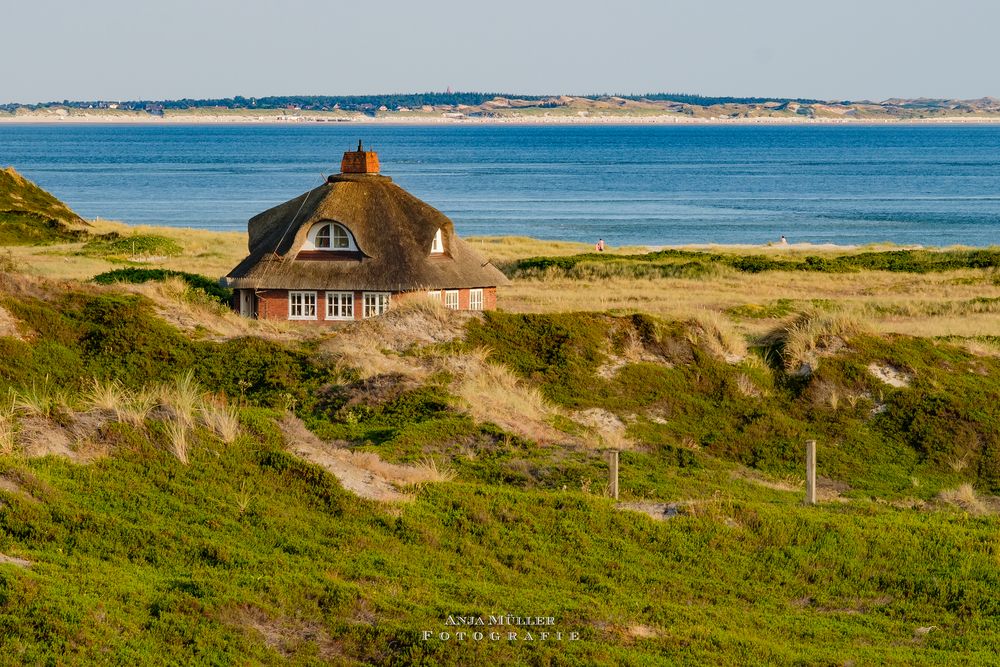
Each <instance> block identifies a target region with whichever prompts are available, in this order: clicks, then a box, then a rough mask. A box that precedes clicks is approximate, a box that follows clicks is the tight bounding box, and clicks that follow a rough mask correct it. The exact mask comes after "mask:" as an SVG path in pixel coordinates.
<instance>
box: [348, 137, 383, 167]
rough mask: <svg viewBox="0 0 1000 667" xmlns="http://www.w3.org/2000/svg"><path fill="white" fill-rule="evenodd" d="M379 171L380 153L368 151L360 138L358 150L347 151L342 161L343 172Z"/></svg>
mask: <svg viewBox="0 0 1000 667" xmlns="http://www.w3.org/2000/svg"><path fill="white" fill-rule="evenodd" d="M378 172H379V164H378V153H376V152H375V151H366V150H365V149H364V147H363V146H362V144H361V140H358V150H356V151H346V152H345V153H344V159H343V160H341V161H340V173H342V174H377V173H378Z"/></svg>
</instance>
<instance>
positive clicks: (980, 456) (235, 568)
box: [0, 273, 1000, 665]
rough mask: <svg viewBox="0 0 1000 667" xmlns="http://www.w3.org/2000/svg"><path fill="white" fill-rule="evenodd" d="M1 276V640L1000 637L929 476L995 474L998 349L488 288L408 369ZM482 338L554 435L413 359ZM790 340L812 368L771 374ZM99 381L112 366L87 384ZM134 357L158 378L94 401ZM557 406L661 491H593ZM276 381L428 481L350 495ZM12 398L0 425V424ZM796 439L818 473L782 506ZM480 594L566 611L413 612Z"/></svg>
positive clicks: (637, 657) (141, 657)
mask: <svg viewBox="0 0 1000 667" xmlns="http://www.w3.org/2000/svg"><path fill="white" fill-rule="evenodd" d="M124 277H125V278H126V279H128V280H132V279H135V280H140V279H142V278H144V277H146V274H142V273H135V274H127V275H125V276H124ZM102 281H103V280H102ZM0 305H2V306H3V308H4V309H5V310H6V311H7V312H9V313H10V315H11V316H12V317H13V318H14V319H16V320H17V322H18V331H19V332H20V334H21V338H22V339H17V338H14V337H11V336H0V397H6V396H8V393H7V392H8V391H11V392H14V393H13V394H12V396H13V401H12V403H6V406H7V407H4V406H2V405H0V450H3V451H2V453H0V553H2V554H6V555H7V556H10V557H14V558H21V559H25V560H27V561H30V564H31V565H30V568H25V567H21V566H18V565H17V564H11V563H5V562H0V655H3V656H7V659H8V660H10V661H11V662H16V663H23V664H48V663H55V664H59V663H71V664H107V663H109V662H111V663H116V664H162V663H165V662H166V663H177V664H193V663H196V664H229V663H244V662H250V663H255V664H286V663H289V662H290V663H292V664H322V663H333V664H398V665H410V664H426V665H432V664H437V665H466V664H538V665H546V664H552V665H555V664H566V665H590V664H676V663H690V664H707V663H712V664H735V663H739V664H814V663H818V664H842V663H845V662H848V661H856V662H858V663H886V662H889V663H893V662H895V663H900V664H942V665H943V664H954V663H955V662H963V663H970V664H990V663H991V662H992V661H994V660H995V655H996V652H997V650H1000V622H998V619H1000V609H998V603H997V599H998V595H997V591H998V590H1000V575H998V573H997V568H996V547H997V544H996V539H995V532H996V531H995V519H994V518H990V517H983V516H976V515H975V514H973V513H970V512H966V511H964V510H961V509H956V508H954V507H951V506H950V505H946V504H943V503H942V502H940V501H939V497H940V496H939V493H940V492H941V491H944V490H947V489H950V488H952V487H955V486H957V485H959V484H961V483H971V484H974V485H975V487H976V488H977V489H978V490H979V492H980V493H986V492H989V491H993V492H996V491H1000V470H998V467H997V465H996V461H997V460H998V453H997V449H996V448H997V447H998V446H1000V444H998V443H1000V440H998V439H997V438H998V436H997V433H1000V401H998V400H997V394H998V385H997V381H996V378H997V374H998V372H1000V360H997V359H994V358H987V357H975V356H972V355H971V354H969V353H968V352H966V351H964V350H962V349H960V348H958V347H956V346H954V345H951V344H949V343H945V342H940V341H931V340H925V339H918V338H907V337H880V336H875V335H872V334H867V333H864V331H863V330H862V329H861V328H860V327H851V326H849V325H848V324H849V323H844V322H840V323H833V320H831V319H823V318H821V317H819V316H816V317H813V318H812V319H811V320H808V321H805V320H804V321H802V322H800V326H799V327H798V328H797V329H795V331H794V332H784V333H780V334H775V335H773V336H770V337H766V338H765V339H762V340H760V341H757V345H756V347H753V348H752V349H751V350H750V352H749V354H746V353H745V351H743V350H741V349H740V347H739V345H737V344H736V343H735V342H734V341H732V340H729V339H728V338H727V334H726V332H725V331H721V330H715V329H713V324H712V323H711V322H710V321H698V320H693V321H689V322H672V321H663V320H659V319H656V318H652V317H649V316H645V315H632V316H627V317H614V316H610V315H606V314H576V313H564V314H555V315H519V314H510V313H503V312H496V313H486V314H485V315H484V316H483V318H482V319H481V320H480V319H472V320H470V322H469V324H468V325H467V328H466V329H465V331H464V333H463V335H462V336H461V337H460V338H459V339H458V340H455V341H453V342H451V343H439V344H435V345H425V346H416V347H413V348H411V349H407V350H405V351H404V352H402V353H400V355H401V357H402V358H405V359H410V360H419V361H420V362H421V363H424V364H426V366H427V368H429V369H431V370H430V371H428V372H427V373H426V374H425V375H422V376H420V377H419V378H415V377H408V376H406V375H404V374H402V373H396V374H393V373H379V374H375V375H370V374H365V373H362V372H361V370H363V369H360V368H357V367H354V366H352V362H351V361H350V359H349V358H348V357H340V356H338V355H337V354H334V353H331V352H328V351H324V349H325V348H323V347H322V345H320V344H319V343H317V341H315V340H310V339H305V340H300V341H299V342H274V341H269V340H264V339H262V338H256V337H241V338H235V339H231V340H227V341H222V342H218V341H208V340H192V339H191V338H189V337H188V336H186V335H184V334H183V333H181V332H180V331H178V330H176V329H174V328H173V327H171V326H170V325H168V324H166V323H165V322H163V321H162V320H159V319H158V318H156V317H155V315H154V314H153V309H152V305H151V303H150V302H149V301H147V300H146V299H145V298H143V297H140V296H134V295H123V294H116V293H105V292H103V291H102V292H100V293H95V290H94V288H93V287H90V288H89V289H88V288H87V286H86V285H81V287H80V288H79V289H78V290H70V291H68V292H58V291H54V288H48V287H46V286H45V285H33V287H32V288H31V289H28V288H23V289H10V290H9V291H8V293H7V294H6V295H5V296H3V297H2V298H0ZM804 317H805V316H804ZM807 325H808V326H807ZM334 335H341V334H334ZM806 338H808V340H806ZM483 347H487V348H489V350H490V356H489V358H490V359H491V360H492V361H494V362H498V363H502V364H504V366H505V367H507V368H509V369H511V370H512V371H513V372H514V373H516V374H517V375H518V377H519V378H521V382H524V383H525V384H526V385H527V386H529V387H532V388H535V387H537V388H538V389H540V390H541V392H542V393H543V394H544V395H545V396H546V397H547V399H548V400H549V401H551V402H552V403H554V404H555V405H556V406H558V409H559V410H560V422H561V425H562V426H563V427H564V430H565V431H566V432H567V441H566V443H564V444H545V445H541V444H538V443H536V442H534V441H533V440H531V439H530V438H528V437H526V436H525V435H523V434H517V433H514V432H510V431H505V430H504V429H502V428H500V427H498V426H496V425H495V424H491V423H489V422H477V421H475V420H474V419H472V418H471V417H470V416H469V414H468V413H467V412H465V411H464V410H463V409H462V408H461V406H460V405H459V404H458V402H457V401H456V399H455V396H454V395H452V393H451V389H450V387H451V385H450V381H451V376H452V375H453V374H454V373H456V372H458V371H457V370H455V368H454V367H449V366H447V365H446V364H444V365H437V364H436V362H443V361H444V360H446V359H448V358H449V357H450V355H461V354H468V353H470V351H472V350H478V349H480V348H483ZM737 354H746V356H745V357H744V358H742V359H736V358H734V355H737ZM810 354H812V355H814V356H813V357H810V356H809V355H810ZM800 357H801V359H800ZM803 359H808V361H809V362H810V364H811V365H810V372H808V373H805V374H801V373H795V372H792V373H789V372H786V371H785V368H786V367H787V368H793V369H794V368H797V367H798V366H799V362H800V361H802V360H803ZM872 364H876V365H878V366H879V367H885V368H891V369H894V370H895V372H897V373H898V374H899V375H900V376H902V377H905V378H906V382H907V383H908V386H907V385H905V384H904V386H898V387H894V386H891V385H889V384H886V383H885V382H883V381H882V380H879V379H877V378H876V377H875V376H874V375H873V374H872V372H871V371H870V370H869V366H870V365H872ZM185 373H189V375H185ZM178 376H180V377H178ZM95 378H97V379H98V380H100V381H101V383H103V384H101V385H100V386H103V387H105V388H108V387H111V388H112V389H113V391H106V392H105V393H104V398H100V399H99V398H97V396H96V395H97V393H98V391H97V388H95V385H94V379H95ZM112 382H114V383H116V384H109V383H112ZM155 386H169V387H172V389H171V391H173V392H174V394H175V396H174V397H173V398H172V399H171V400H170V401H166V400H165V399H157V400H156V401H151V402H149V403H148V404H147V406H146V408H144V412H142V413H141V414H140V415H139V416H138V417H136V416H135V411H137V410H138V407H137V406H136V405H131V406H130V407H129V410H132V411H133V412H132V416H130V417H128V418H125V417H121V418H116V417H112V416H108V414H107V412H108V409H107V405H109V404H113V402H114V401H121V400H124V399H122V398H121V397H120V394H121V392H128V393H129V395H130V396H133V398H132V399H130V400H133V401H136V402H139V401H140V398H141V396H142V395H143V394H142V392H144V391H150V390H151V389H152V388H153V387H155ZM202 392H204V393H206V394H209V395H211V396H212V397H214V398H213V399H212V400H217V401H220V402H221V403H219V404H227V405H231V406H233V409H234V410H235V413H236V414H237V415H238V419H239V423H240V427H239V433H238V435H236V436H235V437H234V438H224V437H222V436H221V435H220V433H221V431H219V430H217V429H212V428H210V427H209V420H208V419H207V418H206V419H203V420H202V421H198V420H194V419H192V420H191V422H190V425H189V427H188V428H189V431H188V432H187V435H186V436H185V437H186V440H184V445H185V447H186V449H185V450H184V453H185V456H184V459H186V461H187V463H183V462H182V460H180V459H181V457H180V455H179V454H178V453H177V450H176V446H177V442H176V440H175V436H176V432H175V431H174V430H172V429H174V428H175V426H172V425H175V424H176V422H177V421H178V420H179V419H180V418H181V416H182V413H183V412H184V411H183V410H182V409H181V408H180V407H179V406H180V405H181V403H183V402H184V396H188V399H187V401H188V410H187V411H188V413H191V411H192V408H191V407H190V406H191V405H193V403H192V401H193V400H194V399H193V398H192V397H197V396H200V395H201V393H202ZM222 397H225V398H224V399H223V398H222ZM198 400H204V401H207V400H208V399H198ZM99 405H100V406H105V407H102V408H99V407H97V406H99ZM11 406H13V409H9V408H10V407H11ZM170 406H173V407H170ZM101 410H104V411H105V412H103V413H102V412H101ZM585 410H600V411H604V412H606V413H609V414H611V415H613V416H614V417H615V418H617V419H618V420H620V422H621V423H622V424H623V428H624V429H625V437H626V438H627V439H628V441H629V442H630V443H631V444H630V445H629V448H628V449H626V450H625V451H624V452H623V453H622V457H621V458H622V492H623V499H624V500H626V501H631V502H640V503H641V502H650V501H656V502H671V503H674V510H675V512H676V515H675V516H673V517H672V518H669V519H667V520H665V521H654V520H652V519H651V518H648V517H646V516H644V515H641V514H636V513H633V512H625V511H622V510H620V509H617V508H615V506H614V504H613V502H612V501H611V500H609V499H608V498H606V497H604V495H603V493H602V492H601V487H602V485H603V483H604V479H605V476H606V466H605V463H604V461H603V458H602V455H601V453H600V452H598V451H594V450H592V449H588V448H587V447H586V446H581V445H580V443H579V442H576V441H574V440H573V438H572V437H571V436H570V433H571V432H576V431H580V430H582V429H583V426H581V422H580V421H579V420H580V416H579V412H580V411H585ZM288 411H293V412H294V413H295V414H296V415H297V416H298V417H300V418H301V419H302V420H303V421H304V422H305V423H306V424H307V425H308V426H309V427H310V429H311V430H312V431H314V432H315V433H317V434H319V435H321V436H323V437H325V438H336V439H339V440H342V441H344V443H345V445H346V446H348V447H350V448H351V449H354V450H361V451H368V452H377V453H379V454H381V455H382V456H383V457H384V458H387V459H392V460H395V461H403V462H406V461H418V460H421V459H430V460H433V461H436V465H439V466H441V467H442V468H447V469H448V470H450V471H452V472H453V479H452V480H451V481H445V482H439V483H434V484H421V485H416V486H412V487H410V488H409V489H408V491H409V493H410V495H411V496H412V500H410V501H408V502H404V503H399V504H394V505H388V504H383V503H377V502H375V501H371V500H366V499H363V498H359V497H357V496H355V495H354V494H352V493H349V492H347V491H345V490H344V489H343V488H342V486H341V485H340V484H339V483H338V482H337V480H336V479H335V478H334V477H333V476H332V475H331V474H330V473H329V472H327V471H326V470H324V469H323V468H320V467H317V466H314V465H312V464H309V463H306V462H304V461H303V460H301V459H299V458H297V457H295V456H294V455H293V454H291V453H290V452H289V451H287V450H286V449H285V447H284V440H285V439H286V438H287V436H284V435H283V434H282V431H281V429H280V428H279V422H280V420H282V419H283V418H284V415H286V413H287V412H288ZM123 413H124V409H123ZM102 414H103V415H104V416H103V417H100V415H102ZM98 417H100V419H99V418H98ZM11 424H13V427H14V431H13V432H14V434H15V436H16V438H15V439H16V440H17V442H18V443H21V444H19V445H17V446H7V447H4V446H3V443H4V431H3V428H4V425H8V426H9V425H11ZM87 424H96V425H94V426H91V428H94V429H96V430H95V431H94V435H93V436H92V437H91V436H88V437H86V438H83V439H82V440H81V441H80V442H79V443H77V445H76V446H77V447H79V448H80V449H81V450H86V448H87V447H99V448H101V449H102V450H106V454H105V455H97V456H94V457H92V460H91V459H88V458H87V457H84V456H82V455H80V457H79V459H78V460H76V461H74V462H71V461H69V460H67V459H66V458H65V457H61V456H45V457H38V456H34V457H29V456H28V455H27V453H26V451H27V450H25V449H22V447H24V446H25V445H24V443H25V442H26V441H27V440H30V439H31V438H32V437H35V438H36V439H38V440H40V441H42V442H49V441H51V440H52V438H51V437H49V438H48V439H46V437H45V434H46V433H49V432H51V433H58V434H66V433H75V432H79V429H82V428H84V426H86V425H87ZM40 429H48V431H44V430H43V431H41V433H42V436H38V433H39V432H40ZM74 429H75V430H74ZM32 434H35V435H34V436H33V435H32ZM807 437H810V438H816V439H818V440H819V442H820V475H821V477H822V478H824V479H830V480H832V482H831V484H832V485H833V488H834V490H835V491H836V492H837V493H839V495H840V498H839V502H825V503H823V504H821V505H819V506H818V507H804V506H802V505H801V491H800V490H799V487H798V484H799V481H800V478H801V475H800V473H799V469H800V468H801V456H802V453H801V443H802V440H803V439H805V438H807ZM88 438H89V439H88ZM226 440H229V442H228V443H227V442H226ZM8 444H10V443H8ZM33 446H38V443H37V442H36V443H35V444H34V445H33ZM85 461H89V462H85ZM981 502H983V503H987V502H988V499H986V498H984V499H983V500H982V501H981ZM921 506H922V507H923V509H916V508H917V507H921ZM503 613H511V614H519V615H522V616H526V615H537V614H543V615H551V616H554V617H556V625H555V627H554V629H555V630H558V631H562V632H564V633H568V632H579V633H580V640H579V641H572V642H570V641H562V642H556V641H546V642H542V641H537V640H536V641H534V642H526V641H519V642H514V643H509V642H507V641H488V640H487V641H478V642H477V641H471V640H467V641H465V642H458V641H456V640H455V639H454V637H453V638H452V640H450V641H447V642H445V641H440V640H436V639H432V640H424V639H423V638H422V635H421V632H422V631H423V630H430V631H433V632H434V633H439V632H443V631H450V632H452V633H454V632H455V630H456V628H454V627H448V626H445V620H446V619H447V617H448V616H449V615H466V616H469V615H482V616H489V615H491V614H503ZM928 628H932V629H930V630H928ZM487 630H488V629H487ZM522 630H523V629H522Z"/></svg>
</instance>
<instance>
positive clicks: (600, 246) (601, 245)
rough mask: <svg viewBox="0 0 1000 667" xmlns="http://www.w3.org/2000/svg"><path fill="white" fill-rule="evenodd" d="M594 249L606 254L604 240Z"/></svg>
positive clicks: (599, 241)
mask: <svg viewBox="0 0 1000 667" xmlns="http://www.w3.org/2000/svg"><path fill="white" fill-rule="evenodd" d="M782 238H784V237H782ZM594 249H595V250H597V252H604V239H597V245H595V246H594Z"/></svg>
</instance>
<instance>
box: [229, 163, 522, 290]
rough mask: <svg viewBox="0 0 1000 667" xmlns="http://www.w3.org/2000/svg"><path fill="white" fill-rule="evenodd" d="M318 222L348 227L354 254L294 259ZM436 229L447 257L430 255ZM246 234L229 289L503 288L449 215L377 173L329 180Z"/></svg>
mask: <svg viewBox="0 0 1000 667" xmlns="http://www.w3.org/2000/svg"><path fill="white" fill-rule="evenodd" d="M322 221H334V222H338V223H340V224H342V225H343V226H345V227H347V229H348V230H349V231H350V232H351V234H352V235H353V236H354V239H355V241H356V243H357V246H358V250H359V251H360V252H357V253H349V254H347V253H340V252H336V251H322V252H321V253H316V252H312V253H307V254H308V255H310V256H312V257H315V256H316V255H317V254H322V255H323V256H324V258H323V259H314V258H310V259H304V258H303V257H302V256H299V251H300V250H301V249H302V247H303V244H304V243H305V242H306V235H307V234H308V232H309V230H310V229H311V228H312V226H313V225H314V224H316V223H318V222H322ZM438 229H440V230H441V233H442V238H443V241H444V250H445V252H444V254H442V255H431V252H430V250H431V243H432V241H433V239H434V235H435V233H436V232H437V230H438ZM249 232H250V243H249V248H250V255H249V256H248V257H247V258H246V259H244V260H243V261H242V262H240V264H239V265H238V266H237V267H236V268H235V269H233V270H232V271H231V272H230V273H229V275H228V276H227V278H228V279H229V285H230V286H231V287H234V288H243V289H316V290H322V289H345V290H348V289H370V290H384V291H407V290H420V289H449V288H451V289H454V288H460V287H490V286H495V285H504V284H507V282H508V281H507V278H506V277H505V276H504V275H503V274H502V273H501V272H500V271H499V270H498V269H497V268H496V267H494V266H493V265H492V264H489V263H488V262H487V261H486V260H485V259H483V258H482V257H481V256H480V255H479V254H478V253H476V252H475V251H474V250H473V249H472V248H471V247H470V246H469V245H468V244H467V243H465V242H464V241H462V240H461V239H460V238H458V236H457V235H456V234H455V227H454V225H453V224H452V222H451V220H449V219H448V218H447V216H445V215H444V214H443V213H441V212H440V211H438V210H437V209H435V208H434V207H432V206H430V205H428V204H426V203H424V202H422V201H421V200H419V199H417V198H416V197H414V196H413V195H411V194H410V193H408V192H406V191H405V190H403V189H402V188H401V187H399V186H398V185H396V184H395V183H393V182H392V179H391V178H389V177H387V176H381V175H378V174H371V173H364V174H339V175H337V176H331V177H330V178H329V179H328V181H327V183H325V184H323V185H321V186H319V187H317V188H315V189H313V190H310V191H309V192H307V193H305V194H302V195H300V196H298V197H296V198H295V199H292V200H291V201H287V202H285V203H284V204H281V205H279V206H275V207H274V208H272V209H269V210H267V211H264V212H263V213H261V214H259V215H256V216H254V217H253V218H251V219H250V224H249ZM334 258H336V259H334Z"/></svg>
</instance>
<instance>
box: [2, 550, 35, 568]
mask: <svg viewBox="0 0 1000 667" xmlns="http://www.w3.org/2000/svg"><path fill="white" fill-rule="evenodd" d="M2 563H6V564H7V565H16V566H17V567H23V568H25V569H28V568H30V567H31V566H32V565H33V563H32V562H31V561H30V560H25V559H23V558H16V557H14V556H8V555H6V554H0V564H2Z"/></svg>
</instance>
